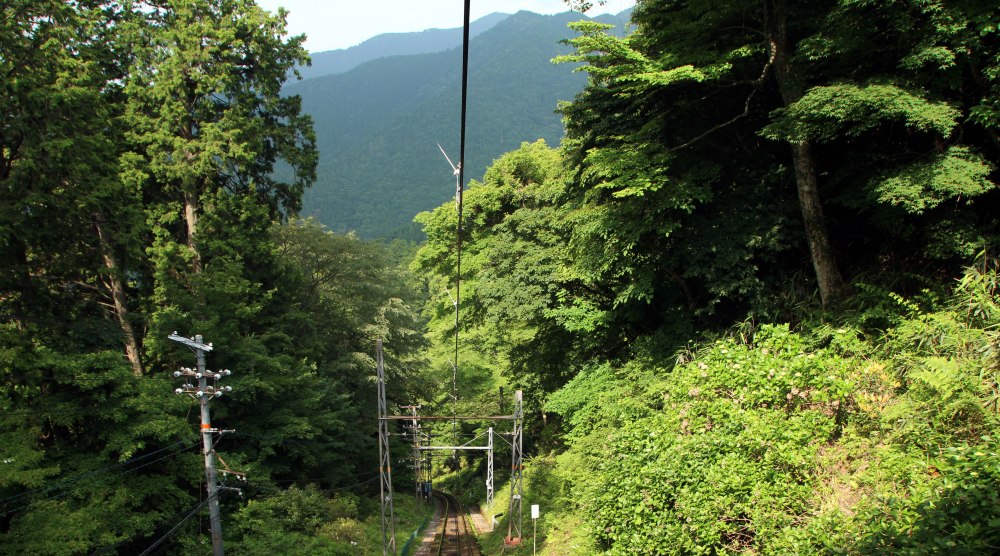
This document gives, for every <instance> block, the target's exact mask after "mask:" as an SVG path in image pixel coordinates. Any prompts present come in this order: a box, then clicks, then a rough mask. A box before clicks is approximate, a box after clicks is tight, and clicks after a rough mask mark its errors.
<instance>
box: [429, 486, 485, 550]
mask: <svg viewBox="0 0 1000 556" xmlns="http://www.w3.org/2000/svg"><path fill="white" fill-rule="evenodd" d="M434 496H435V497H436V498H437V499H438V500H439V501H440V503H441V507H442V509H443V510H444V511H443V512H442V514H441V515H442V519H441V521H440V525H439V530H438V534H437V536H435V538H434V550H435V551H434V552H432V554H435V555H437V556H479V544H478V543H477V542H476V535H475V534H473V532H472V527H471V525H470V523H469V514H468V512H466V511H465V508H464V507H462V504H461V503H459V501H458V499H456V498H455V497H454V496H452V495H450V494H448V493H447V492H441V491H437V490H435V491H434Z"/></svg>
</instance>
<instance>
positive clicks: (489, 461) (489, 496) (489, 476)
mask: <svg viewBox="0 0 1000 556" xmlns="http://www.w3.org/2000/svg"><path fill="white" fill-rule="evenodd" d="M486 446H487V450H486V507H487V508H492V507H493V427H490V430H489V439H488V440H487V442H486Z"/></svg>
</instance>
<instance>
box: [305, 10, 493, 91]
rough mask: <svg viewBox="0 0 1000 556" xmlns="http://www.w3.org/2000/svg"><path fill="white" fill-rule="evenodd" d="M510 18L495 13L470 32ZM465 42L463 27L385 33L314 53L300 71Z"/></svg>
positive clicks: (319, 72)
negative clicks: (351, 44) (463, 40)
mask: <svg viewBox="0 0 1000 556" xmlns="http://www.w3.org/2000/svg"><path fill="white" fill-rule="evenodd" d="M508 17H510V14H503V13H492V14H490V15H487V16H484V17H481V18H479V19H477V20H476V21H473V22H472V24H471V26H470V28H469V35H470V36H472V37H475V36H477V35H479V34H480V33H482V32H483V31H486V30H488V29H490V28H492V27H493V26H494V25H496V24H497V23H500V22H501V21H503V20H504V19H507V18H508ZM461 44H462V29H461V27H459V28H454V29H427V30H426V31H420V32H417V33H385V34H382V35H378V36H377V37H372V38H370V39H368V40H366V41H364V42H363V43H361V44H359V45H357V46H352V47H350V48H342V49H338V50H327V51H324V52H314V53H311V54H310V57H311V58H312V65H310V66H300V67H299V68H298V70H299V73H301V74H302V77H303V79H309V78H312V77H321V76H323V75H332V74H335V73H343V72H345V71H350V70H352V69H354V68H356V67H358V66H359V65H361V64H363V63H365V62H370V61H372V60H377V59H379V58H387V57H389V56H403V55H413V54H429V53H432V52H442V51H444V50H448V49H450V48H455V47H456V46H461Z"/></svg>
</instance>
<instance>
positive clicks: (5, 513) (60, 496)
mask: <svg viewBox="0 0 1000 556" xmlns="http://www.w3.org/2000/svg"><path fill="white" fill-rule="evenodd" d="M178 444H181V443H180V442H178ZM197 444H198V443H197V442H195V443H193V444H190V445H188V446H185V447H183V448H180V449H179V450H176V451H174V452H171V453H169V454H167V455H165V456H162V457H159V458H156V459H154V460H153V461H150V462H147V463H144V464H142V465H139V466H136V467H133V468H132V469H126V470H125V471H122V472H121V473H117V474H115V475H111V476H109V477H106V478H104V479H102V480H99V481H96V482H94V483H91V486H93V485H98V484H103V483H106V482H108V481H110V480H111V479H114V478H116V477H121V476H123V475H126V474H128V473H131V472H133V471H138V470H139V469H142V468H143V467H148V466H150V465H153V464H154V463H157V462H160V461H163V460H165V459H167V458H170V457H173V456H176V455H177V454H179V453H181V452H184V451H185V450H187V449H189V448H192V447H194V446H196V445H197ZM176 445H177V444H174V446H176ZM166 449H169V448H166ZM162 451H163V450H159V451H158V452H162ZM151 455H155V453H154V454H147V455H146V456H142V457H141V458H136V460H130V461H128V462H125V463H122V464H118V465H115V466H110V467H106V468H102V469H98V470H96V471H92V472H88V473H86V474H84V475H83V476H81V477H79V478H76V479H74V480H73V481H72V482H71V483H70V484H68V485H64V486H53V487H48V488H43V489H36V490H35V491H33V492H38V491H48V490H53V489H55V490H60V489H67V488H70V487H72V486H74V484H75V483H79V482H80V481H82V480H83V479H85V478H87V477H90V476H94V475H97V474H99V473H100V472H102V471H105V470H109V469H114V468H120V467H121V466H123V465H127V464H128V463H134V461H137V460H139V459H142V458H146V457H149V456H151ZM30 494H31V492H29V493H23V494H19V495H17V496H15V497H11V498H9V499H8V500H9V501H14V500H15V499H17V498H21V497H23V496H25V495H30ZM70 494H72V491H67V492H63V493H61V494H53V495H52V496H46V497H44V498H39V499H38V500H32V501H31V502H28V503H27V504H24V505H23V506H18V507H16V508H14V509H12V510H7V511H6V512H4V513H2V514H0V517H3V516H6V515H9V514H12V513H16V512H19V511H21V510H23V509H25V508H28V507H31V506H32V505H34V504H37V503H38V502H42V501H45V500H56V499H59V498H63V497H66V496H69V495H70ZM4 505H5V506H6V505H8V504H4Z"/></svg>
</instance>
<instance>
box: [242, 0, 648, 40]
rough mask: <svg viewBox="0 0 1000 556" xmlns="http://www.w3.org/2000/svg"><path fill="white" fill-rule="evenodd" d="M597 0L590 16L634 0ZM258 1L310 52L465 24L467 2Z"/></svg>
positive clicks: (479, 13)
mask: <svg viewBox="0 0 1000 556" xmlns="http://www.w3.org/2000/svg"><path fill="white" fill-rule="evenodd" d="M593 3H594V4H595V6H594V8H593V9H592V10H591V11H590V12H588V15H598V14H602V13H618V12H620V11H622V10H625V9H628V8H629V7H631V6H632V5H634V4H635V0H608V1H607V2H606V4H605V5H604V6H599V5H597V2H596V1H594V2H593ZM257 4H258V5H260V6H261V7H263V8H264V9H266V10H270V11H276V10H277V9H278V7H279V6H281V7H284V8H286V9H287V10H288V11H289V12H290V13H289V16H288V31H289V33H290V34H292V35H298V34H301V33H305V34H306V35H307V37H308V38H307V40H306V45H305V46H306V49H307V50H308V51H309V52H322V51H324V50H334V49H337V48H347V47H349V46H354V45H356V44H359V43H361V42H363V41H364V40H366V39H370V38H372V37H374V36H375V35H379V34H382V33H400V32H412V31H423V30H424V29H432V28H438V29H447V28H452V27H461V26H462V12H463V9H464V6H465V3H464V2H463V0H368V1H367V2H366V1H363V0H353V1H352V0H257ZM470 6H471V10H472V13H471V17H472V19H473V20H476V19H478V18H480V17H483V16H484V15H488V14H491V13H493V12H502V13H515V12H517V11H520V10H528V11H532V12H535V13H540V14H554V13H559V12H564V11H567V9H568V8H567V7H566V3H565V2H563V1H562V0H472V2H471V4H470Z"/></svg>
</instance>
